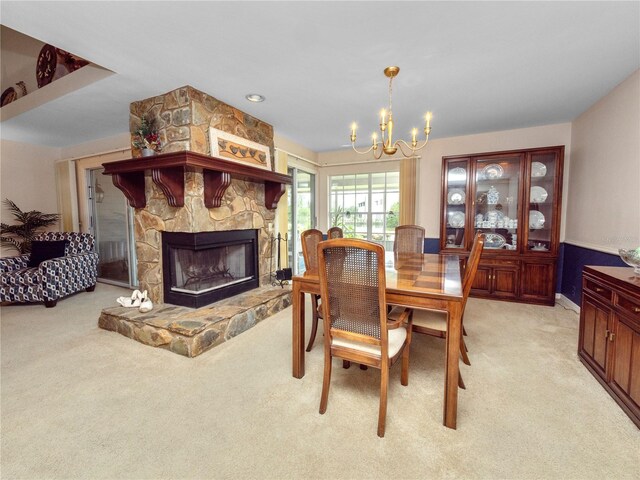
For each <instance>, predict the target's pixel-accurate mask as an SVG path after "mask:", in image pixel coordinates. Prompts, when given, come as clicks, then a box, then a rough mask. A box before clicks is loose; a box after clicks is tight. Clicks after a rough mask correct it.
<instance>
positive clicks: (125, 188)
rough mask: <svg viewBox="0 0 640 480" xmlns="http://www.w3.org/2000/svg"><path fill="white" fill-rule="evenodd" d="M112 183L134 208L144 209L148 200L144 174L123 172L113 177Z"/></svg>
mask: <svg viewBox="0 0 640 480" xmlns="http://www.w3.org/2000/svg"><path fill="white" fill-rule="evenodd" d="M111 181H112V182H113V184H114V185H115V186H116V187H117V188H119V189H120V190H121V191H122V193H124V196H125V197H126V198H127V200H128V201H129V205H130V206H132V207H133V208H144V207H145V205H146V204H147V199H146V197H145V193H144V172H122V173H114V174H112V175H111Z"/></svg>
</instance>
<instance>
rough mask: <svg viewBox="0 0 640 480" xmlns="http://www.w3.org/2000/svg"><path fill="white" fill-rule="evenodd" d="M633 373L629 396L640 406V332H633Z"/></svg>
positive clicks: (630, 378)
mask: <svg viewBox="0 0 640 480" xmlns="http://www.w3.org/2000/svg"><path fill="white" fill-rule="evenodd" d="M630 365H631V372H630V373H631V374H630V375H629V396H630V397H631V399H632V400H633V401H634V402H635V403H636V405H639V406H640V334H638V332H634V333H633V342H632V344H631V363H630Z"/></svg>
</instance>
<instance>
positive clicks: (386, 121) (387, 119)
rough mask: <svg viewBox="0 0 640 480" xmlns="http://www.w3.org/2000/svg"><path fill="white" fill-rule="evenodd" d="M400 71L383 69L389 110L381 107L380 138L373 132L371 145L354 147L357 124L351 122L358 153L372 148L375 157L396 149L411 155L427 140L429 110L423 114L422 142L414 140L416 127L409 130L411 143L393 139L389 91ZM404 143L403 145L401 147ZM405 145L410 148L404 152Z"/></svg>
mask: <svg viewBox="0 0 640 480" xmlns="http://www.w3.org/2000/svg"><path fill="white" fill-rule="evenodd" d="M398 73H400V67H387V68H385V69H384V74H385V76H386V77H388V78H389V111H388V112H387V110H385V109H382V110H381V111H380V133H381V139H380V141H378V134H377V133H374V134H373V135H372V136H371V142H372V143H371V146H370V147H369V148H368V149H367V150H365V151H360V150H358V149H357V148H356V129H357V128H358V126H357V125H356V124H355V123H353V124H351V146H352V147H353V149H354V150H355V151H356V152H357V153H360V154H367V153H369V152H370V151H371V150H373V156H374V157H375V158H376V160H377V159H379V158H380V157H382V154H383V153H384V154H386V155H394V154H395V153H396V152H397V151H398V150H400V153H402V155H404V156H405V157H412V156H413V155H414V154H415V151H416V150H419V149H421V148H423V147H424V146H425V145H426V144H427V142H428V141H429V133H431V112H427V115H426V116H425V125H424V135H425V139H424V142H423V143H421V144H418V141H417V140H416V135H417V134H418V129H417V128H414V129H413V130H412V131H411V144H409V143H407V142H405V141H404V140H396V141H395V142H394V141H393V111H392V109H391V108H392V105H391V93H392V88H391V87H392V83H393V78H394V77H395V76H397V75H398ZM403 145H404V147H403ZM405 147H406V148H407V149H409V150H410V152H409V153H406V152H405Z"/></svg>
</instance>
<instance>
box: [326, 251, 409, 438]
mask: <svg viewBox="0 0 640 480" xmlns="http://www.w3.org/2000/svg"><path fill="white" fill-rule="evenodd" d="M318 260H319V276H320V294H321V296H322V309H323V318H324V332H325V333H324V377H323V382H322V397H321V400H320V413H321V414H324V413H325V411H326V410H327V403H328V399H329V384H330V382H331V367H332V365H331V364H332V359H333V357H338V358H342V359H343V360H348V361H353V362H357V363H360V364H362V365H368V366H371V367H374V368H378V369H380V372H381V373H380V408H379V411H378V436H379V437H384V432H385V423H386V416H387V392H388V385H389V368H390V367H391V366H392V365H393V364H394V363H395V362H396V361H397V360H398V359H399V358H402V373H401V378H400V381H401V383H402V385H405V386H406V385H408V383H409V348H410V344H411V315H412V311H411V310H410V309H403V311H402V312H401V313H400V314H399V315H398V317H397V319H396V320H395V321H394V322H390V321H389V319H388V318H387V303H386V293H385V291H386V274H385V267H384V248H383V247H382V246H381V245H379V244H377V243H373V242H369V241H366V240H359V239H346V238H345V239H335V240H327V241H325V242H322V243H320V244H319V245H318Z"/></svg>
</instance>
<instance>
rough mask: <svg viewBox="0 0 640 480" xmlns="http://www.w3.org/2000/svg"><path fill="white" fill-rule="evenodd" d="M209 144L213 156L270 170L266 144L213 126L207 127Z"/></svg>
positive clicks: (269, 153) (269, 154) (268, 152)
mask: <svg viewBox="0 0 640 480" xmlns="http://www.w3.org/2000/svg"><path fill="white" fill-rule="evenodd" d="M209 144H210V145H211V156H213V157H219V158H224V159H225V160H230V161H232V162H236V163H242V164H244V165H250V166H252V167H257V168H262V169H264V170H271V152H270V150H269V147H267V146H266V145H261V144H259V143H256V142H252V141H251V140H247V139H246V138H242V137H239V136H237V135H233V134H231V133H227V132H223V131H222V130H218V129H216V128H213V127H210V128H209Z"/></svg>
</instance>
